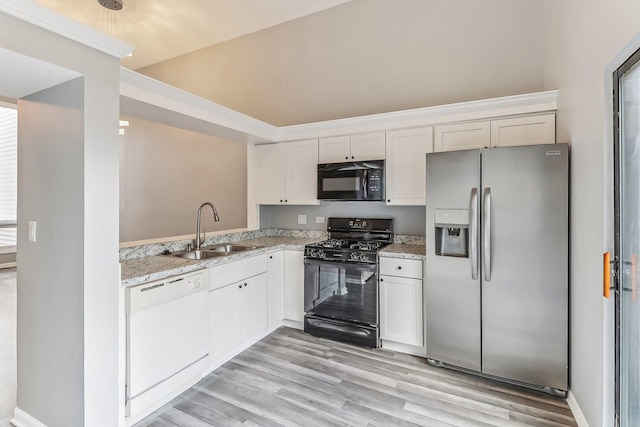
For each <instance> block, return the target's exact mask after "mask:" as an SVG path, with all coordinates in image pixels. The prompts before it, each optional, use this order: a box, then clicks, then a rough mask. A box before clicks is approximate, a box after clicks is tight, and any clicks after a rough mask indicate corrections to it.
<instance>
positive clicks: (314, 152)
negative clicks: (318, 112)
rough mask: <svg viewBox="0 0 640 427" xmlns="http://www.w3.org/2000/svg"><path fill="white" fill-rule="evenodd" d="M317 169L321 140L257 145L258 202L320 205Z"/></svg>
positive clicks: (256, 183) (256, 176)
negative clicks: (319, 142) (319, 141)
mask: <svg viewBox="0 0 640 427" xmlns="http://www.w3.org/2000/svg"><path fill="white" fill-rule="evenodd" d="M317 169H318V140H317V139H311V140H305V141H296V142H287V143H279V144H266V145H257V146H256V147H255V169H254V170H255V175H254V179H255V191H256V203H257V204H259V205H280V204H289V205H317V204H318V198H317V194H316V193H317V186H318V185H317V182H318V173H317Z"/></svg>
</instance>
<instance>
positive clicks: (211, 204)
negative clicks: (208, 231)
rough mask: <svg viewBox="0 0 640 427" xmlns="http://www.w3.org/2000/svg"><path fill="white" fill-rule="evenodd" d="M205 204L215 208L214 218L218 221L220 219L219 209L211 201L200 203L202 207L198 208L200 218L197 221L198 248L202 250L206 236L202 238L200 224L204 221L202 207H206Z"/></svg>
mask: <svg viewBox="0 0 640 427" xmlns="http://www.w3.org/2000/svg"><path fill="white" fill-rule="evenodd" d="M205 206H211V209H212V210H213V220H214V221H216V222H218V221H220V217H219V216H218V210H217V209H216V207H215V205H214V204H213V203H211V202H204V203H203V204H201V205H200V207H199V208H198V218H197V221H196V250H197V251H199V250H200V245H202V244H203V243H204V239H205V238H206V235H205V237H203V238H202V239H200V228H201V227H200V224H201V223H202V208H204V207H205Z"/></svg>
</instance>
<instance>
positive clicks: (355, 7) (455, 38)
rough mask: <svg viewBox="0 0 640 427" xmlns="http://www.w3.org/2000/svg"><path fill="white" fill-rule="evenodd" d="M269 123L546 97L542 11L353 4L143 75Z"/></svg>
mask: <svg viewBox="0 0 640 427" xmlns="http://www.w3.org/2000/svg"><path fill="white" fill-rule="evenodd" d="M138 71H140V72H142V73H144V74H147V75H149V76H151V77H153V78H155V79H158V80H162V81H165V82H167V83H169V84H171V85H173V86H176V87H179V88H182V89H185V90H187V91H189V92H192V93H195V94H198V95H200V96H203V97H205V98H208V99H210V100H212V101H214V102H217V103H220V104H222V105H225V106H227V107H230V108H232V109H234V110H237V111H240V112H243V113H245V114H248V115H250V116H253V117H256V118H258V119H261V120H264V121H266V122H269V123H272V124H275V125H287V124H298V123H305V122H315V121H321V120H328V119H335V118H343V117H352V116H356V115H363V114H371V113H378V112H387V111H395V110H401V109H408V108H415V107H425V106H432V105H441V104H447V103H451V102H459V101H469V100H475V99H483V98H491V97H497V96H503V95H514V94H520V93H527V92H535V91H540V90H544V2H541V1H539V0H483V1H477V0H448V1H442V0H402V1H389V0H353V1H351V2H349V3H346V4H343V5H340V6H337V7H334V8H331V9H329V10H326V11H322V12H319V13H316V14H313V15H310V16H307V17H304V18H300V19H297V20H295V21H292V22H289V23H285V24H282V25H279V26H276V27H272V28H269V29H266V30H263V31H259V32H257V33H254V34H250V35H247V36H245V37H241V38H238V39H235V40H232V41H229V42H225V43H221V44H219V45H215V46H213V47H209V48H205V49H202V50H199V51H196V52H193V53H190V54H187V55H184V56H181V57H178V58H175V59H171V60H168V61H165V62H162V63H159V64H155V65H152V66H149V67H145V68H142V69H140V70H138Z"/></svg>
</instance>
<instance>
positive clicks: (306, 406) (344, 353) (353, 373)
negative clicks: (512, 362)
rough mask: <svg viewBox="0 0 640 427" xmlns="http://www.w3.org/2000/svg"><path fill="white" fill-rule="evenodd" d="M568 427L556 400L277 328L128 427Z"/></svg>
mask: <svg viewBox="0 0 640 427" xmlns="http://www.w3.org/2000/svg"><path fill="white" fill-rule="evenodd" d="M241 425H243V426H244V425H246V426H266V427H268V426H280V425H285V426H313V427H315V426H522V425H534V426H575V425H576V422H575V420H574V418H573V416H572V414H571V411H570V410H569V408H568V406H567V404H566V402H565V401H564V400H563V399H557V398H553V397H549V396H547V395H544V394H541V393H537V392H529V391H526V390H522V389H518V388H515V387H512V386H509V385H505V384H503V383H499V382H495V381H491V380H486V379H483V378H479V377H476V376H472V375H466V374H462V373H458V372H454V371H450V370H446V369H441V368H433V367H431V366H428V365H427V364H426V362H425V360H424V359H422V358H417V357H413V356H408V355H404V354H400V353H394V352H391V351H386V350H381V349H377V350H371V349H366V348H361V347H356V346H351V345H348V344H342V343H337V342H334V341H330V340H324V339H318V338H315V337H312V336H309V335H307V334H305V333H303V332H302V331H298V330H294V329H290V328H280V329H278V330H277V331H276V332H274V333H273V334H271V335H270V336H268V337H266V338H265V339H263V340H262V341H260V342H259V343H257V344H255V345H253V346H252V347H251V348H249V349H247V350H246V351H244V352H243V353H241V354H239V355H238V356H236V357H235V358H233V359H232V360H231V361H229V362H227V363H225V364H224V365H223V366H221V367H220V368H218V369H216V370H215V371H214V372H213V373H211V374H210V375H208V376H207V377H206V378H204V379H203V380H202V381H201V382H199V383H198V384H196V385H195V386H194V387H193V388H191V389H189V390H187V391H186V392H185V393H183V394H182V395H180V396H179V397H177V398H176V399H174V400H173V401H171V402H170V403H168V404H167V405H165V406H164V407H163V408H161V409H159V410H158V411H156V412H155V413H153V414H151V415H150V416H149V417H147V418H146V419H144V420H143V421H141V422H140V423H138V424H137V425H136V427H175V426H179V427H204V426H218V427H223V426H241Z"/></svg>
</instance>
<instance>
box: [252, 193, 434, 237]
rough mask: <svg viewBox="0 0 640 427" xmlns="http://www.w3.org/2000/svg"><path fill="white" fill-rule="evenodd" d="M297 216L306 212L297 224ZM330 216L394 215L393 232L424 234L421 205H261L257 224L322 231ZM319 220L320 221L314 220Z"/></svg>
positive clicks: (330, 203)
mask: <svg viewBox="0 0 640 427" xmlns="http://www.w3.org/2000/svg"><path fill="white" fill-rule="evenodd" d="M298 215H306V224H299V223H298V222H299V221H298ZM329 217H360V218H393V231H394V233H396V234H408V235H418V236H424V235H425V226H426V220H425V218H426V216H425V207H424V206H390V205H387V204H385V203H384V202H335V201H333V202H332V201H322V202H320V204H319V205H310V206H287V205H277V206H268V205H265V206H260V224H261V225H262V227H264V228H287V229H302V230H324V229H326V227H327V222H326V221H327V218H329ZM316 219H319V221H320V222H316Z"/></svg>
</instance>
